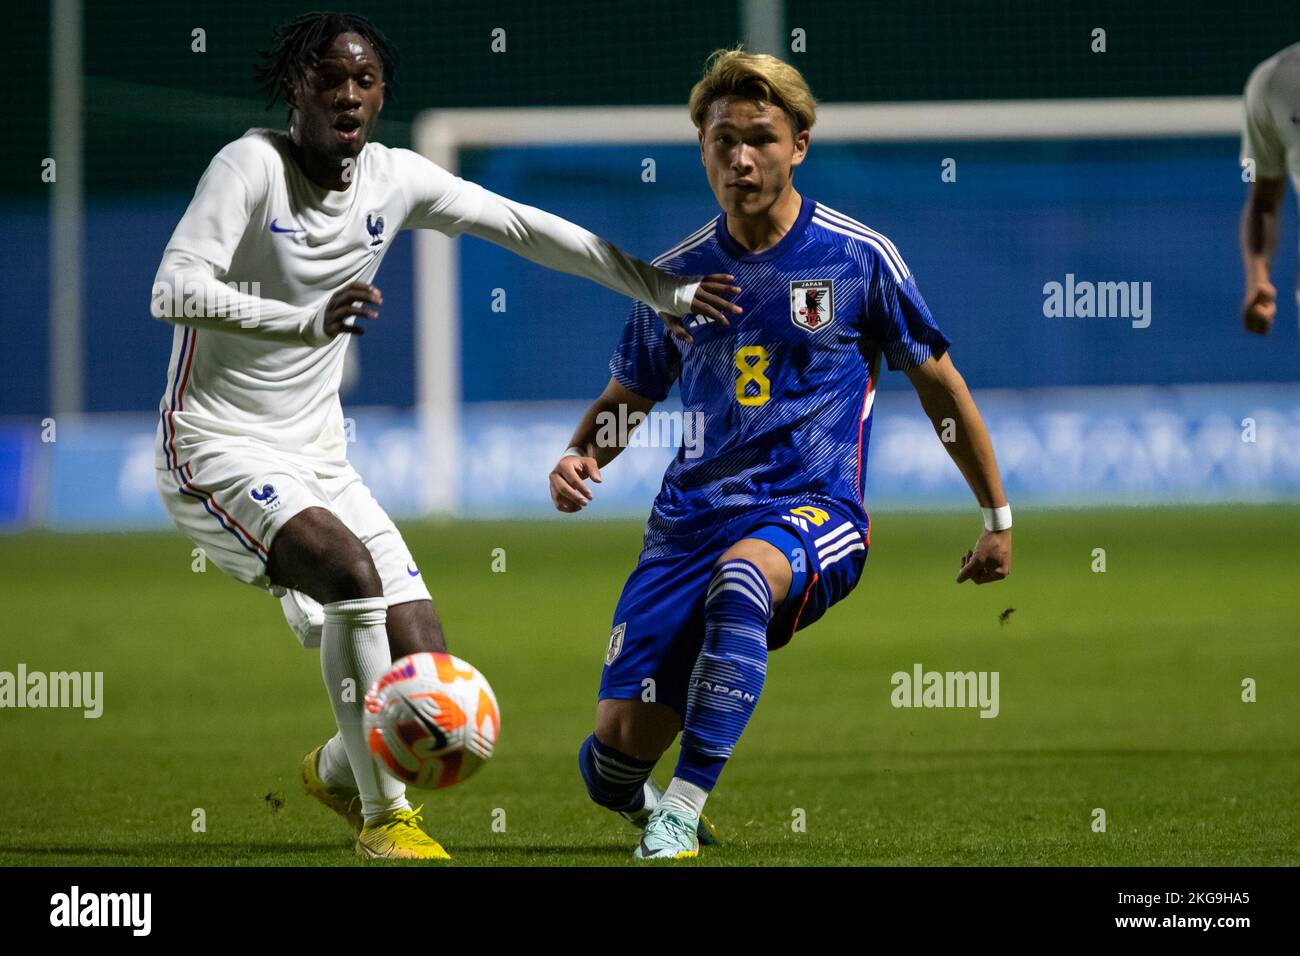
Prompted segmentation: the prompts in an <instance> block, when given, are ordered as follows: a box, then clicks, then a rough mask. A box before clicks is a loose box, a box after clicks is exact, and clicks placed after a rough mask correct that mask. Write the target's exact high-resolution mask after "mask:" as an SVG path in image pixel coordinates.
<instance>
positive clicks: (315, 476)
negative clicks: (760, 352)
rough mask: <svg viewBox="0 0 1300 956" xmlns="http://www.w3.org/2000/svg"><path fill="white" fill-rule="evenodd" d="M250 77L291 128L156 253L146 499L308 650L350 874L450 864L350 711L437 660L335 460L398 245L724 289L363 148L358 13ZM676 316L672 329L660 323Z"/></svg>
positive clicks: (712, 301)
mask: <svg viewBox="0 0 1300 956" xmlns="http://www.w3.org/2000/svg"><path fill="white" fill-rule="evenodd" d="M263 57H264V61H263V63H262V65H261V67H260V69H259V70H258V73H257V76H258V80H259V82H260V86H261V88H262V89H263V90H265V91H266V92H267V93H268V94H269V95H270V96H271V104H274V102H275V101H276V99H277V97H279V96H283V97H284V99H285V101H286V103H287V104H288V107H289V118H288V130H287V131H280V130H273V129H252V130H249V131H248V132H247V133H245V134H244V135H243V136H242V137H240V138H239V139H237V140H235V141H234V142H232V143H229V144H227V145H226V146H225V147H223V148H222V149H221V150H220V151H219V152H218V153H217V155H216V157H215V158H214V159H213V160H212V163H211V164H210V165H209V166H208V169H207V171H206V172H205V173H204V174H203V178H202V179H201V180H200V181H199V185H198V188H197V190H196V191H195V194H194V198H193V200H192V201H191V202H190V204H189V208H188V209H186V211H185V215H184V216H183V217H182V218H181V221H180V224H179V225H178V226H177V227H176V231H175V232H174V233H173V234H172V237H171V241H170V242H168V244H167V248H166V249H165V251H164V252H163V259H162V264H161V266H160V267H159V269H158V275H157V278H156V280H155V284H154V288H153V299H152V303H151V310H152V312H153V314H154V316H155V317H157V318H160V319H165V320H166V321H168V322H171V323H173V324H174V325H175V326H176V329H175V333H174V337H173V344H172V354H171V363H170V367H169V370H168V376H167V385H166V391H165V392H164V394H163V397H162V402H161V403H160V408H159V412H160V414H159V424H158V431H157V447H156V451H157V454H156V466H157V477H158V488H159V491H160V493H161V494H162V498H163V501H164V504H165V505H166V508H167V511H168V514H170V516H171V518H172V521H173V522H174V523H175V524H176V526H177V527H178V528H179V529H180V530H181V531H182V532H183V533H184V534H185V535H186V536H188V537H189V538H190V539H191V540H192V541H193V542H194V543H195V544H197V545H199V546H200V547H202V548H203V549H204V551H205V552H206V553H207V556H208V557H209V558H210V559H211V560H212V561H213V562H215V563H216V564H217V566H218V567H220V568H221V569H222V570H223V571H225V572H226V573H227V574H229V575H230V576H231V577H234V578H236V579H238V580H240V581H243V582H246V583H248V584H252V585H255V586H258V587H260V588H264V589H266V590H269V591H271V592H272V593H274V594H276V595H278V596H280V598H281V603H282V604H283V605H284V607H285V611H286V614H287V615H288V616H289V618H290V622H291V623H292V624H293V625H294V627H295V630H296V631H297V632H298V634H299V637H300V638H301V639H302V640H303V643H304V644H306V645H309V646H311V645H314V644H315V643H317V642H318V643H319V645H320V656H321V673H322V675H323V677H324V681H325V687H326V690H327V692H328V694H329V698H330V703H331V706H332V707H333V710H334V716H335V720H336V722H337V725H338V733H337V734H335V735H334V737H333V738H331V739H330V740H329V741H328V742H327V743H325V744H324V745H323V746H321V747H317V748H316V749H315V750H313V751H312V752H311V753H310V754H308V755H307V757H306V758H305V760H304V761H303V765H302V768H301V775H302V780H303V784H304V786H305V787H306V789H307V792H308V793H309V794H310V795H312V796H313V797H315V798H316V799H318V800H320V801H321V802H322V803H324V804H325V805H326V806H327V807H329V808H330V809H332V810H334V811H335V812H337V813H338V814H340V815H341V816H342V817H343V818H344V819H345V820H346V821H347V822H348V823H349V825H350V826H351V827H352V829H353V831H354V832H355V834H356V844H355V847H356V851H357V853H358V854H360V855H362V856H365V857H390V858H391V857H396V858H407V859H447V858H448V855H447V853H446V851H445V850H443V848H442V847H441V846H440V845H439V844H438V843H437V842H436V841H435V840H433V839H432V838H430V837H429V836H427V835H426V834H425V833H424V831H423V830H422V829H421V828H420V827H419V825H418V824H419V820H420V817H419V808H416V809H415V810H412V809H411V807H410V805H409V804H408V803H407V801H406V797H405V792H404V790H403V788H402V786H401V785H400V784H399V783H398V782H397V781H395V780H394V779H392V778H390V777H388V776H387V775H384V774H381V773H379V772H377V770H376V769H375V767H374V765H373V763H372V761H371V757H370V753H369V750H368V749H367V746H366V741H365V738H364V735H363V730H362V720H361V704H360V698H362V697H363V696H364V694H365V691H366V689H367V688H368V687H369V686H370V685H371V684H372V683H373V682H374V680H375V679H376V678H377V677H379V676H380V675H381V674H382V673H383V672H384V671H385V670H387V669H388V667H389V665H390V664H391V662H392V660H393V659H394V658H396V657H400V656H403V655H406V654H411V653H415V652H417V651H434V652H439V651H445V650H446V644H445V641H444V639H443V636H442V631H441V627H440V625H439V622H438V617H437V614H436V613H435V612H434V608H433V602H432V600H431V599H430V596H429V591H428V590H427V588H426V587H425V584H424V581H423V580H422V578H421V576H420V572H419V568H418V567H417V565H416V563H415V560H414V559H413V558H412V556H411V553H410V551H409V550H408V549H407V547H406V544H405V543H404V542H403V540H402V536H401V534H400V533H399V532H398V530H397V528H396V527H395V526H394V525H393V522H392V521H391V520H390V519H389V517H388V516H387V515H386V514H385V513H384V511H383V509H382V508H381V507H380V506H379V504H378V503H377V502H376V501H375V499H374V498H373V497H372V496H371V494H370V492H369V490H368V489H367V488H366V486H365V484H364V483H363V482H362V480H361V477H360V476H359V475H358V474H357V472H356V471H355V470H354V469H353V468H352V466H351V465H350V464H349V463H348V461H347V455H346V450H347V449H346V441H345V438H344V430H343V415H342V410H341V407H340V404H339V396H338V391H339V382H340V378H341V375H342V369H343V360H344V355H345V353H346V351H347V347H348V342H349V340H350V338H351V337H352V336H353V335H361V334H363V332H362V328H361V325H362V324H366V323H370V322H373V321H374V320H375V319H377V318H378V317H379V309H380V307H381V306H382V304H383V296H382V294H381V293H380V291H379V289H378V288H377V287H376V286H375V285H374V284H373V282H374V278H375V274H376V272H377V271H378V269H379V264H380V262H382V261H383V258H384V254H385V253H386V252H387V251H388V247H389V245H390V243H391V242H392V239H393V236H394V235H395V234H396V233H397V232H398V231H399V230H400V229H436V230H438V231H439V232H442V233H444V234H446V235H448V236H456V235H460V234H461V233H466V234H469V235H472V236H478V237H479V238H482V239H487V240H488V241H490V242H493V243H496V244H498V245H500V246H503V247H504V248H507V249H510V250H512V251H514V252H516V253H518V254H520V255H522V256H524V257H526V258H528V259H531V260H532V261H534V262H537V263H540V264H542V265H544V266H548V267H550V268H553V269H558V270H561V271H564V272H569V273H572V274H574V275H578V276H583V277H585V278H588V279H591V280H594V281H596V282H599V283H601V284H602V285H605V286H607V287H608V288H611V289H614V290H616V291H618V292H621V293H623V294H625V295H627V296H629V297H631V298H633V299H636V300H638V301H641V302H644V303H646V304H647V305H648V306H650V307H651V308H653V309H655V310H657V311H659V312H662V313H664V314H665V316H666V321H669V324H670V326H671V327H672V328H673V329H674V330H675V331H676V332H677V333H680V332H681V329H680V322H679V321H678V319H679V317H681V316H683V315H685V314H687V313H691V312H694V313H697V314H702V315H707V316H710V317H713V318H718V319H722V318H723V313H724V312H737V311H739V309H737V308H736V307H735V306H733V305H731V304H730V303H729V302H728V301H727V300H726V299H725V298H723V296H724V295H728V294H734V292H735V291H738V290H735V289H734V287H733V286H732V285H731V279H730V277H729V276H722V275H717V276H708V277H706V278H704V279H703V280H702V281H701V280H700V279H698V278H682V277H678V276H671V275H668V274H667V273H664V272H661V271H659V270H658V269H655V268H653V267H651V266H649V265H647V264H646V263H644V262H641V261H639V260H637V259H634V258H631V257H630V256H627V255H625V254H624V253H622V252H621V251H619V250H618V249H616V248H615V247H613V246H612V245H610V244H609V243H608V242H605V241H604V240H602V239H600V238H598V237H596V236H594V235H592V234H591V233H590V232H587V231H586V230H584V229H581V228H579V227H578V226H575V225H573V224H572V223H569V222H566V221H565V220H563V219H560V218H558V217H556V216H552V215H550V214H548V213H545V212H542V211H541V210H539V209H534V208H532V207H529V206H524V205H521V204H519V203H515V202H511V201H510V200H508V199H504V198H502V197H501V196H497V195H494V194H493V193H491V192H488V191H487V190H485V189H483V188H481V187H479V186H477V185H475V184H473V183H469V182H465V181H464V180H462V179H459V178H457V177H455V176H453V175H451V174H450V173H448V172H447V171H446V170H444V169H441V168H440V167H438V166H436V165H434V164H433V163H431V162H429V161H428V160H427V159H425V158H424V157H422V156H420V155H418V154H416V153H414V152H411V151H409V150H405V149H389V148H387V147H385V146H382V145H380V144H379V143H377V142H373V141H372V135H373V133H374V130H375V125H376V123H377V121H378V119H379V113H380V110H382V109H383V106H384V94H385V91H386V89H387V87H388V85H389V84H391V83H392V82H393V78H394V75H395V73H396V68H397V56H396V50H395V49H394V47H393V45H392V44H391V43H390V42H389V41H388V40H387V39H386V38H385V37H384V35H383V34H382V33H380V31H379V30H378V29H376V28H375V26H374V25H373V24H371V23H370V22H369V21H367V20H366V19H364V18H362V17H358V16H352V15H346V14H333V13H312V14H307V15H305V16H302V17H299V18H297V19H295V20H293V21H292V22H290V23H288V24H285V25H284V26H282V27H280V28H279V29H278V30H277V31H276V32H275V34H274V38H273V45H272V48H271V49H270V51H269V52H267V53H265V54H263ZM668 317H671V318H668Z"/></svg>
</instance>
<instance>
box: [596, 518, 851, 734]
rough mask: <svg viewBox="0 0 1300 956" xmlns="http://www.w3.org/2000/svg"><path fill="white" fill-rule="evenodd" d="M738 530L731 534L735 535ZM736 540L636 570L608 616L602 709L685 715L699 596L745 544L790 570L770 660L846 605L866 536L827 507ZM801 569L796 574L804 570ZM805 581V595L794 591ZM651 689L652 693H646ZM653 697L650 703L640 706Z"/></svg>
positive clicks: (724, 536)
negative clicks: (763, 549) (653, 706)
mask: <svg viewBox="0 0 1300 956" xmlns="http://www.w3.org/2000/svg"><path fill="white" fill-rule="evenodd" d="M732 527H735V525H732ZM740 528H741V529H743V530H742V531H741V532H740V533H734V532H733V533H726V529H723V531H722V532H721V533H720V534H719V535H718V536H717V537H716V538H714V539H713V540H712V541H710V542H709V543H708V544H707V545H705V546H704V547H701V548H699V549H698V550H696V551H693V552H691V553H689V554H674V555H666V556H663V557H658V558H652V559H650V560H647V561H643V562H641V563H640V564H638V565H637V567H636V570H634V571H633V572H632V576H631V577H629V578H628V580H627V583H626V584H625V585H624V586H623V594H622V596H621V597H620V598H619V601H618V607H617V608H615V610H614V623H613V630H612V631H611V632H610V639H609V650H608V652H607V653H606V655H605V670H604V672H603V673H602V674H601V678H600V699H601V700H606V699H614V700H635V699H653V700H655V701H656V702H658V703H661V704H667V705H668V706H669V707H672V708H673V709H674V710H676V711H677V712H678V713H679V714H683V715H684V714H685V713H686V693H687V689H688V687H687V685H688V682H689V680H690V676H691V671H692V669H693V668H694V667H695V659H696V658H697V657H698V656H699V653H700V647H701V646H702V645H703V643H704V596H705V593H706V591H707V590H708V585H709V579H710V578H711V577H712V575H713V567H714V565H715V564H717V561H718V558H720V557H721V556H722V555H723V554H724V553H725V552H726V551H727V549H728V548H730V547H731V546H732V545H734V544H735V543H736V542H737V541H740V540H742V539H743V538H760V539H762V540H764V541H767V542H768V543H770V544H773V545H775V546H776V547H777V548H779V549H781V551H783V552H784V553H785V555H786V557H787V558H789V559H790V565H791V568H792V569H794V570H795V572H796V573H795V575H794V578H795V580H794V582H793V584H792V586H791V588H790V593H789V594H788V595H787V596H786V598H785V600H784V601H782V602H781V604H780V605H779V606H778V607H777V609H776V613H775V614H774V615H773V617H772V622H771V624H770V625H769V626H768V631H767V645H768V647H769V648H770V649H772V650H776V649H777V648H779V647H784V646H785V645H786V644H788V643H789V642H790V639H791V638H793V637H794V634H795V631H798V630H801V629H802V628H805V627H807V626H808V625H809V624H812V623H813V622H814V621H816V620H817V619H818V618H820V617H821V616H822V615H823V614H825V613H826V612H827V611H828V610H829V609H830V607H831V605H832V604H834V603H836V602H837V601H840V600H842V599H843V598H845V597H847V596H848V594H849V592H850V591H852V590H853V589H854V587H856V586H857V583H858V580H859V579H860V578H861V577H862V568H863V566H864V565H865V564H866V561H867V548H868V546H869V545H870V538H871V535H870V529H869V528H863V527H861V526H860V519H855V518H853V517H851V516H850V515H849V514H848V513H847V512H845V511H840V510H838V509H835V508H830V507H827V506H826V505H824V504H818V505H802V506H799V507H796V508H782V509H780V510H777V511H771V512H767V513H759V514H757V515H756V516H755V519H754V521H753V522H752V523H751V524H742V525H740ZM801 569H802V570H801ZM801 580H802V587H800V586H799V585H800V581H801ZM647 681H653V684H647V683H646V682H647ZM651 687H653V698H649V697H647V696H646V694H647V691H648V689H649V688H651Z"/></svg>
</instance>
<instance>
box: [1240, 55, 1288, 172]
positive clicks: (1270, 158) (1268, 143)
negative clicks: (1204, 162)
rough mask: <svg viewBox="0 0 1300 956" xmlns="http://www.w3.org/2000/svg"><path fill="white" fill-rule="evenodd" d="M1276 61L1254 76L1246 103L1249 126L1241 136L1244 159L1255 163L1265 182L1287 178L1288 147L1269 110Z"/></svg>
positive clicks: (1265, 63) (1264, 66) (1256, 71)
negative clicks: (1271, 82)
mask: <svg viewBox="0 0 1300 956" xmlns="http://www.w3.org/2000/svg"><path fill="white" fill-rule="evenodd" d="M1274 64H1275V61H1274V60H1265V61H1264V62H1263V63H1261V64H1260V65H1259V66H1257V67H1255V71H1254V72H1253V73H1251V74H1250V79H1249V80H1248V81H1247V83H1246V92H1245V96H1244V97H1243V101H1244V104H1245V107H1246V119H1245V125H1244V127H1243V129H1242V134H1241V158H1242V159H1243V160H1246V159H1253V160H1254V161H1255V175H1256V176H1257V177H1259V178H1263V179H1280V178H1281V177H1282V176H1285V175H1286V146H1285V145H1284V144H1283V142H1282V139H1281V137H1280V136H1278V132H1277V126H1276V124H1275V123H1274V121H1273V114H1272V110H1271V109H1270V107H1269V86H1270V85H1271V84H1270V81H1271V80H1272V78H1273V69H1274Z"/></svg>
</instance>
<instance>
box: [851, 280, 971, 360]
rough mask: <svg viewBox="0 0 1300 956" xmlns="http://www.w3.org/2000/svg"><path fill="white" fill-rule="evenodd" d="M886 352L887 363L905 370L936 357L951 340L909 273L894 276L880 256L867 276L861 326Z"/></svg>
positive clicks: (946, 349) (941, 353)
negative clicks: (865, 305)
mask: <svg viewBox="0 0 1300 956" xmlns="http://www.w3.org/2000/svg"><path fill="white" fill-rule="evenodd" d="M863 331H864V332H866V333H867V334H868V335H870V336H871V338H872V339H874V340H875V342H876V344H877V345H878V346H879V347H880V350H881V351H882V352H884V353H885V361H886V362H888V363H889V367H890V368H891V369H892V370H894V371H896V372H898V371H903V372H906V371H907V370H909V369H914V368H916V367H917V366H918V365H924V364H925V361H926V359H929V358H930V357H931V356H933V357H934V358H938V357H939V356H941V355H943V353H944V352H946V351H948V346H949V345H951V344H952V343H951V342H950V341H949V340H948V337H947V336H946V335H944V334H943V332H941V331H939V326H938V325H936V324H935V321H934V316H932V315H931V314H930V309H929V307H928V306H926V304H925V299H923V298H921V290H920V289H918V288H917V287H916V280H915V279H913V278H912V276H911V274H910V273H904V275H903V279H902V280H901V281H900V280H899V279H898V278H897V275H896V274H895V272H894V270H893V269H891V268H890V267H889V265H888V263H886V262H884V261H883V260H877V262H876V263H875V270H874V274H873V275H871V276H869V277H868V280H867V312H866V327H865V329H864V330H863Z"/></svg>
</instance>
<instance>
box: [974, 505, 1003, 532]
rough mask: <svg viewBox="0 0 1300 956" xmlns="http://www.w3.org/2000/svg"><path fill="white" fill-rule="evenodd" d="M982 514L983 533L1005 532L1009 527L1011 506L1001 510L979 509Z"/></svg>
mask: <svg viewBox="0 0 1300 956" xmlns="http://www.w3.org/2000/svg"><path fill="white" fill-rule="evenodd" d="M980 510H981V511H983V512H984V530H985V531H1006V530H1007V529H1008V528H1010V527H1011V506H1010V505H1003V506H1002V507H1001V508H981V509H980Z"/></svg>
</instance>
